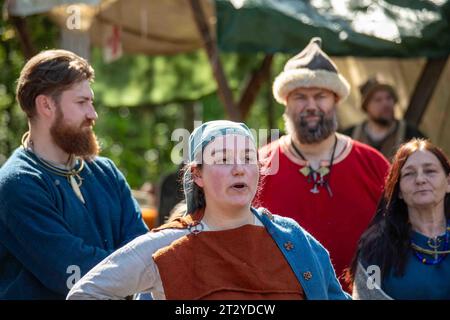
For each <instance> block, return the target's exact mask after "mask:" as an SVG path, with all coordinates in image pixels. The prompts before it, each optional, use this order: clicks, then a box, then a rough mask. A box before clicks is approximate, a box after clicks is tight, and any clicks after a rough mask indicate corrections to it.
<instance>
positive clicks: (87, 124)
mask: <svg viewBox="0 0 450 320" xmlns="http://www.w3.org/2000/svg"><path fill="white" fill-rule="evenodd" d="M94 126H95V120H89V119H88V120H84V121H83V123H82V124H81V127H82V128H84V127H94Z"/></svg>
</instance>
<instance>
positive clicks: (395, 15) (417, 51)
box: [216, 0, 450, 58]
mask: <svg viewBox="0 0 450 320" xmlns="http://www.w3.org/2000/svg"><path fill="white" fill-rule="evenodd" d="M216 13H217V39H218V44H219V47H220V49H221V50H222V51H233V52H257V51H261V52H266V53H275V52H285V53H297V52H298V51H299V50H300V49H302V48H303V47H304V46H305V45H306V44H307V43H308V42H309V40H310V39H311V38H312V37H314V36H320V37H321V38H322V40H323V48H324V50H325V51H326V52H327V53H328V54H330V55H332V56H358V57H428V58H438V57H446V56H448V55H449V53H450V25H449V23H450V1H449V0H428V1H406V0H376V1H369V0H295V1H294V0H216Z"/></svg>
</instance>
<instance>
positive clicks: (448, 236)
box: [411, 226, 450, 265]
mask: <svg viewBox="0 0 450 320" xmlns="http://www.w3.org/2000/svg"><path fill="white" fill-rule="evenodd" d="M449 240H450V226H447V228H446V230H445V242H444V250H442V251H440V250H437V249H438V248H439V247H440V245H441V241H442V240H441V239H438V238H437V239H436V240H432V239H428V243H427V244H428V246H429V247H430V248H432V249H433V250H429V249H425V248H422V247H420V246H419V245H417V244H415V243H414V242H413V241H412V240H411V248H412V249H413V252H414V256H415V257H416V258H417V259H419V261H420V262H422V263H423V264H426V265H437V264H439V263H441V262H442V261H443V260H444V259H445V257H447V254H449V253H450V250H449ZM421 253H424V254H426V255H429V256H433V259H427V258H425V256H424V255H422V254H421Z"/></svg>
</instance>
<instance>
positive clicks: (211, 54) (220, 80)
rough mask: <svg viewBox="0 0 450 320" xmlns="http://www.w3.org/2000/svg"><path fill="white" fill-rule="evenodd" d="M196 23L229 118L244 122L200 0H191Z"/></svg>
mask: <svg viewBox="0 0 450 320" xmlns="http://www.w3.org/2000/svg"><path fill="white" fill-rule="evenodd" d="M189 3H190V5H191V11H192V14H193V16H194V20H195V23H196V25H197V28H198V30H199V32H200V35H201V37H202V40H203V46H204V47H205V49H206V53H207V54H208V58H209V62H210V64H211V67H212V69H213V74H214V78H215V79H216V81H217V86H218V91H219V97H220V100H221V101H222V103H223V104H224V107H225V111H226V113H227V115H228V117H229V118H230V119H231V120H233V121H242V115H241V113H240V111H239V109H238V108H237V107H236V105H235V103H234V101H233V94H232V92H231V89H230V87H229V86H228V82H227V79H226V78H225V73H224V71H223V68H222V64H221V62H220V59H219V54H218V49H217V44H216V42H215V41H214V40H213V39H212V37H211V33H210V31H209V27H208V24H207V23H206V18H205V14H204V12H203V8H202V6H201V4H200V1H199V0H189Z"/></svg>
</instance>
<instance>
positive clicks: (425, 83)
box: [404, 57, 447, 126]
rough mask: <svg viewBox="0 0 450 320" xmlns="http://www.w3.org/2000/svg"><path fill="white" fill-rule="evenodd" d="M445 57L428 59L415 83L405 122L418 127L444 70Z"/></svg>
mask: <svg viewBox="0 0 450 320" xmlns="http://www.w3.org/2000/svg"><path fill="white" fill-rule="evenodd" d="M446 62H447V57H445V58H439V59H428V61H427V63H426V65H425V67H424V68H423V70H422V74H421V75H420V78H419V80H418V81H417V84H416V87H415V89H414V92H413V94H412V96H411V100H410V102H409V105H408V109H407V110H406V113H405V116H404V118H405V120H406V121H408V122H409V123H411V124H413V125H416V126H418V125H419V124H420V121H421V120H422V117H423V115H424V114H425V111H426V109H427V106H428V103H429V101H430V99H431V97H432V96H433V92H434V89H435V88H436V85H437V83H438V81H439V78H440V76H441V74H442V71H443V70H444V67H445V64H446Z"/></svg>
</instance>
